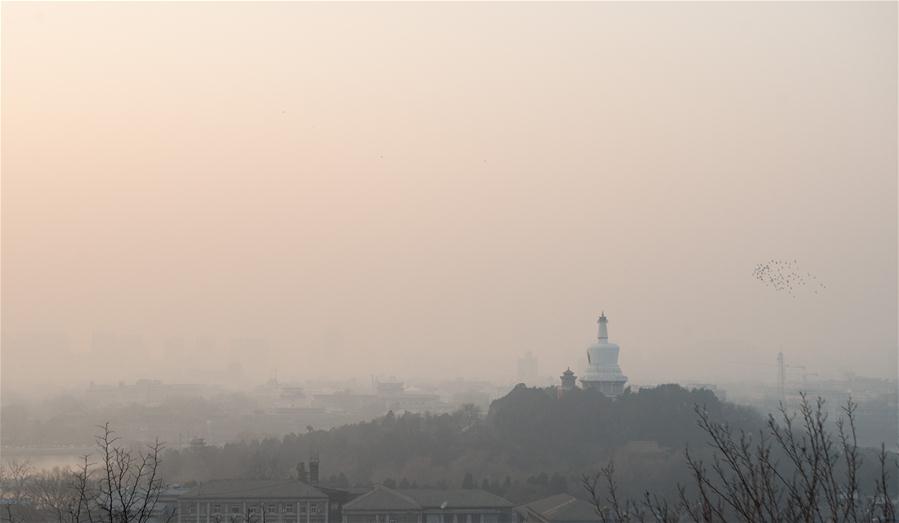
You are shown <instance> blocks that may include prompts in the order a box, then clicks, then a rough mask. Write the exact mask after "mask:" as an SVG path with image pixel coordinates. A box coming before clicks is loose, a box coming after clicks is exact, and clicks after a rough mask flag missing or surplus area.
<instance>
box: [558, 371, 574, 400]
mask: <svg viewBox="0 0 899 523" xmlns="http://www.w3.org/2000/svg"><path fill="white" fill-rule="evenodd" d="M559 378H561V380H562V386H561V387H559V397H560V398H561V397H562V396H564V395H565V394H566V393H568V392H570V391H572V390H574V389H575V388H576V387H577V376H575V375H574V373H573V372H571V368H569V369H568V370H566V371H565V372H563V373H562V375H561V376H559Z"/></svg>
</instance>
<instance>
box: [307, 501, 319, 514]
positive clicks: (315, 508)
mask: <svg viewBox="0 0 899 523" xmlns="http://www.w3.org/2000/svg"><path fill="white" fill-rule="evenodd" d="M309 512H312V513H313V514H318V503H313V504H311V505H309Z"/></svg>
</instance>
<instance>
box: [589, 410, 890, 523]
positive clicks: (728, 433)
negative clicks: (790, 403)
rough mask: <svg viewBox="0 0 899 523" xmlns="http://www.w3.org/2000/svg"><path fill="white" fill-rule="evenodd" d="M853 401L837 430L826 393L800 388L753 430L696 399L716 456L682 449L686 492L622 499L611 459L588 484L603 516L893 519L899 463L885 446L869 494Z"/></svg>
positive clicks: (837, 521)
mask: <svg viewBox="0 0 899 523" xmlns="http://www.w3.org/2000/svg"><path fill="white" fill-rule="evenodd" d="M856 408H857V406H856V404H855V403H854V402H852V401H851V400H850V401H849V402H847V404H846V406H845V407H843V409H842V412H843V416H841V418H840V419H839V420H838V421H837V423H836V434H834V433H833V432H832V431H831V430H830V428H829V425H828V415H827V411H826V409H825V403H824V400H823V399H821V398H818V400H817V401H816V402H814V403H812V402H810V401H809V400H808V399H807V398H806V396H805V395H802V396H801V401H800V405H799V408H798V411H797V412H796V413H790V412H788V411H787V409H786V408H784V406H783V405H781V407H780V409H779V412H778V414H777V416H775V415H773V414H771V415H769V416H768V421H767V424H766V427H765V429H763V430H760V431H759V433H758V434H757V436H756V437H753V436H754V434H751V433H747V432H745V431H738V432H734V431H733V430H732V429H731V428H730V427H729V426H728V425H726V424H723V423H717V422H715V421H713V420H712V419H711V416H710V415H709V412H708V411H707V410H705V409H704V408H700V407H698V406H697V407H696V409H695V411H696V414H697V423H698V425H699V427H700V428H701V429H702V431H703V432H704V433H705V434H706V436H707V437H708V438H709V441H708V445H709V447H710V448H711V450H712V459H711V463H710V464H706V463H705V462H703V461H702V460H701V459H699V458H697V457H696V455H695V454H694V453H692V452H690V450H689V449H687V450H686V451H685V458H686V463H687V466H688V468H689V471H690V475H691V479H692V484H691V485H690V487H691V489H690V490H689V492H688V488H687V487H685V486H682V485H679V486H678V493H679V495H678V500H677V501H676V502H673V501H668V500H666V499H664V498H660V497H658V496H655V495H652V494H650V493H648V492H646V493H645V494H644V496H643V499H641V500H640V501H633V500H622V499H620V496H619V494H618V488H617V486H616V482H615V478H614V471H615V469H614V465H613V464H611V463H610V464H609V465H608V466H607V467H605V468H603V469H601V470H600V471H599V472H597V473H595V474H593V475H586V476H584V478H583V486H584V488H585V490H586V491H587V494H588V495H589V497H590V499H591V500H592V502H593V505H594V507H595V509H596V512H597V514H599V516H600V518H602V520H603V521H604V522H606V521H616V522H624V521H634V522H637V521H640V522H643V521H656V522H659V523H668V522H676V521H681V520H683V519H685V518H686V519H688V520H690V521H694V522H697V523H699V522H702V523H713V522H729V521H745V522H752V523H755V522H771V523H777V522H781V521H796V522H800V521H801V522H805V523H818V522H821V523H824V522H832V523H842V522H851V523H858V522H861V521H865V522H879V523H885V522H890V523H892V522H895V521H896V514H895V507H894V505H893V500H892V498H891V497H890V495H889V494H890V490H889V484H890V483H889V482H890V475H889V470H890V469H892V468H894V467H893V466H891V465H890V457H889V455H888V453H887V452H886V448H885V447H884V446H881V449H880V453H879V460H878V461H879V466H880V470H879V475H878V479H877V480H876V481H875V485H874V488H873V492H871V493H869V494H868V495H864V493H863V492H862V489H861V488H860V486H859V471H860V469H861V465H862V460H861V456H860V453H859V448H858V441H857V438H856V431H855V411H856ZM894 465H899V464H896V463H895V462H894ZM603 492H605V494H603Z"/></svg>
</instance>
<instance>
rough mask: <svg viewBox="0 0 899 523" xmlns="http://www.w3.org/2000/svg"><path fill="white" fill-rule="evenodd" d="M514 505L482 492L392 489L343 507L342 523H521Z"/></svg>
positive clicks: (470, 490) (383, 489) (369, 495)
mask: <svg viewBox="0 0 899 523" xmlns="http://www.w3.org/2000/svg"><path fill="white" fill-rule="evenodd" d="M517 521H518V514H517V512H515V510H514V507H513V505H512V503H511V502H510V501H508V500H506V499H503V498H501V497H499V496H497V495H495V494H491V493H489V492H487V491H484V490H479V489H391V488H387V487H384V486H378V487H375V489H374V490H372V491H370V492H368V493H366V494H363V495H361V496H359V497H358V498H356V499H354V500H353V501H350V502H349V503H347V504H346V505H344V506H343V521H342V523H517Z"/></svg>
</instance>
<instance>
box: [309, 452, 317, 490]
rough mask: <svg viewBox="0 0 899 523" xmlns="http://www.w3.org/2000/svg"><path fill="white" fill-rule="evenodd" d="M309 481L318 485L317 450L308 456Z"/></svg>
mask: <svg viewBox="0 0 899 523" xmlns="http://www.w3.org/2000/svg"><path fill="white" fill-rule="evenodd" d="M309 483H311V484H313V485H318V452H316V453H313V454H312V456H310V457H309Z"/></svg>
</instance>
